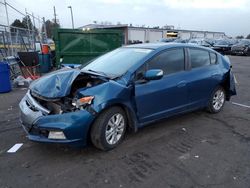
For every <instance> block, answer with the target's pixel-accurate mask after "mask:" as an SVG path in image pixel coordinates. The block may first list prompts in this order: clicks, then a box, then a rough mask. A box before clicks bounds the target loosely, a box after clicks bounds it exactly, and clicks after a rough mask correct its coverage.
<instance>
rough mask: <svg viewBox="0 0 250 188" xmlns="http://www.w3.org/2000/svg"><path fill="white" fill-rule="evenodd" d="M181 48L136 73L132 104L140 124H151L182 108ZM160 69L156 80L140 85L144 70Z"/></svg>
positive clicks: (184, 94)
mask: <svg viewBox="0 0 250 188" xmlns="http://www.w3.org/2000/svg"><path fill="white" fill-rule="evenodd" d="M184 54H185V53H184V49H183V48H175V49H171V50H167V51H164V52H162V53H160V54H158V55H156V56H155V57H153V58H152V59H151V60H150V61H149V62H147V63H145V64H144V66H142V67H141V68H140V69H139V70H137V73H136V81H135V102H136V107H137V115H138V117H139V120H140V122H142V123H143V122H147V121H152V120H155V119H159V118H162V117H166V116H168V115H171V114H175V113H178V112H179V111H182V110H184V109H185V108H186V105H187V103H188V96H187V86H186V85H187V82H186V79H187V76H188V75H187V72H186V71H185V58H184V57H185V55H184ZM150 69H162V70H163V72H164V76H163V78H161V79H160V80H151V81H148V82H145V81H143V77H142V75H143V74H144V73H145V71H146V70H150Z"/></svg>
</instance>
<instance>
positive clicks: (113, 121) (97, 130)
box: [90, 107, 127, 151]
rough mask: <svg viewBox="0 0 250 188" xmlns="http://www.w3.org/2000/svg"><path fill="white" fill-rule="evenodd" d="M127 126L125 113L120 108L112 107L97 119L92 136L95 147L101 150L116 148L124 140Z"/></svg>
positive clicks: (92, 129)
mask: <svg viewBox="0 0 250 188" xmlns="http://www.w3.org/2000/svg"><path fill="white" fill-rule="evenodd" d="M126 126H127V118H126V114H125V112H124V111H123V110H122V108H120V107H111V108H109V109H107V110H105V111H104V112H103V113H101V114H100V116H99V117H97V119H96V121H95V122H94V124H93V125H92V128H91V132H90V136H91V141H92V143H93V144H94V146H95V147H97V148H99V149H101V150H105V151H106V150H110V149H113V148H115V147H116V146H117V145H118V144H120V143H121V141H122V140H123V138H124V134H125V131H126Z"/></svg>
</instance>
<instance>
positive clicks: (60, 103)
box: [31, 74, 104, 114]
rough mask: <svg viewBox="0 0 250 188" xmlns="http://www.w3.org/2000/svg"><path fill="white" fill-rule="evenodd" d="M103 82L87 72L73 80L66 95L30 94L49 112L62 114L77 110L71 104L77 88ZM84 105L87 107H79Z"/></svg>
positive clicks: (74, 98)
mask: <svg viewBox="0 0 250 188" xmlns="http://www.w3.org/2000/svg"><path fill="white" fill-rule="evenodd" d="M103 82H104V80H102V79H101V78H99V77H96V76H92V75H88V74H81V75H79V76H78V77H77V78H76V79H75V80H74V82H73V84H72V86H71V92H70V94H69V95H68V96H66V97H63V98H58V99H48V98H44V97H42V96H39V95H37V94H35V93H32V92H31V95H32V97H33V98H34V99H35V100H36V101H37V102H38V103H39V104H40V105H41V106H42V107H44V108H45V109H48V111H49V114H62V113H67V112H73V111H76V110H78V108H77V107H76V106H74V105H72V102H74V101H75V100H77V99H76V94H77V91H78V90H79V89H82V88H86V87H93V86H96V85H99V84H101V83H103ZM85 107H87V105H86V106H83V107H81V109H82V108H85Z"/></svg>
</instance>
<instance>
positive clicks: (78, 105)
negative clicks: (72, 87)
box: [72, 96, 95, 109]
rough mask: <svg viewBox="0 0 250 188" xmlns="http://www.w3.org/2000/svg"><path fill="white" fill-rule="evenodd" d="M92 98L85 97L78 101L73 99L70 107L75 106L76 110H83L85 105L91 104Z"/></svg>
mask: <svg viewBox="0 0 250 188" xmlns="http://www.w3.org/2000/svg"><path fill="white" fill-rule="evenodd" d="M94 98H95V97H94V96H85V97H82V98H79V99H74V100H73V102H72V105H73V106H75V107H76V108H78V109H83V108H85V107H86V106H87V105H90V104H92V102H93V100H94Z"/></svg>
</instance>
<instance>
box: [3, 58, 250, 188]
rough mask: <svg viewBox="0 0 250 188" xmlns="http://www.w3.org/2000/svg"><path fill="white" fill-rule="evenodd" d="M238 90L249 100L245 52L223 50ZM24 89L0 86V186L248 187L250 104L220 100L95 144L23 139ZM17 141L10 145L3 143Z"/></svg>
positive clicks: (242, 98)
mask: <svg viewBox="0 0 250 188" xmlns="http://www.w3.org/2000/svg"><path fill="white" fill-rule="evenodd" d="M230 59H231V61H232V64H233V67H234V72H235V75H236V78H237V80H238V82H239V84H238V85H237V91H238V95H237V96H235V97H233V98H232V100H231V102H236V103H240V104H244V105H248V106H250V95H249V93H250V81H249V79H250V57H239V56H231V57H230ZM26 91H27V90H26V89H15V90H13V91H12V92H10V93H6V94H0V104H1V105H0V187H1V188H2V187H14V188H15V187H25V188H26V187H28V186H29V187H67V188H68V187H81V188H82V187H84V188H85V187H104V188H105V187H118V188H119V187H171V188H174V187H185V188H186V187H227V188H230V187H240V188H242V187H249V185H250V163H249V159H250V108H247V107H242V106H238V105H235V104H232V103H231V102H227V103H226V104H225V107H224V109H223V111H222V112H220V113H219V114H215V115H212V114H209V113H206V112H205V111H195V112H192V113H188V114H185V115H182V116H179V117H175V118H170V119H167V120H164V121H161V122H158V123H155V124H152V125H150V126H147V127H145V128H143V129H140V130H139V132H138V133H135V134H134V133H129V134H128V135H127V136H126V138H125V140H124V142H123V143H122V144H121V145H120V146H119V147H118V148H116V149H114V150H112V151H109V152H102V151H99V150H97V149H95V148H94V147H93V146H89V147H87V148H83V149H77V148H69V147H66V146H62V145H49V144H40V143H34V142H31V141H29V140H28V139H27V138H26V135H25V133H24V131H23V130H22V128H21V127H20V124H19V111H18V103H19V101H20V99H21V98H22V96H23V95H24V94H25V92H26ZM16 143H23V146H22V147H21V148H20V149H19V150H18V151H17V152H16V153H12V154H10V153H7V150H8V149H9V148H11V147H12V146H13V145H14V144H16Z"/></svg>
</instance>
